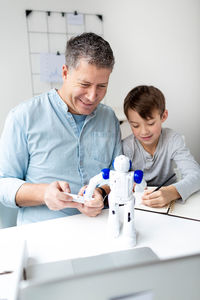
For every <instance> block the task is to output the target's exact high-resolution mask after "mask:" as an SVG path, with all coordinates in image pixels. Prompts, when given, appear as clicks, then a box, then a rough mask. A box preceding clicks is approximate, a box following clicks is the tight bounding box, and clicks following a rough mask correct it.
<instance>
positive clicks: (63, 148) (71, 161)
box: [0, 89, 121, 224]
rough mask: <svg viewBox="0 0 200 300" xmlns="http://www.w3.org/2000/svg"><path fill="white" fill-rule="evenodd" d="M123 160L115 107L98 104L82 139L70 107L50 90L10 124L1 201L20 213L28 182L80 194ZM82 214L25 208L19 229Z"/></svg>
mask: <svg viewBox="0 0 200 300" xmlns="http://www.w3.org/2000/svg"><path fill="white" fill-rule="evenodd" d="M119 154H121V136H120V128H119V122H118V120H117V118H116V116H115V114H114V112H113V110H112V109H111V108H110V107H108V106H106V105H103V104H99V105H98V107H97V108H96V109H95V111H94V112H93V113H91V114H90V115H88V116H87V117H86V118H85V121H84V124H83V127H82V129H81V131H80V133H79V130H78V127H77V125H76V122H75V120H74V118H73V116H72V114H71V113H70V112H69V111H68V106H67V105H66V104H65V103H64V101H63V100H62V99H61V98H60V96H59V95H58V93H57V92H56V90H54V89H53V90H50V91H49V92H48V93H45V94H42V95H40V96H37V97H34V98H32V99H31V100H29V101H26V102H23V103H21V104H19V105H18V106H17V107H15V108H14V109H12V110H11V112H10V113H9V115H8V117H7V119H6V122H5V127H4V130H3V133H2V136H1V141H0V201H1V202H2V204H4V205H6V206H10V207H16V203H15V195H16V192H17V190H18V189H19V188H20V186H21V185H22V184H23V183H24V182H30V183H51V182H53V181H55V180H64V181H67V182H68V183H69V184H70V188H71V192H72V193H78V191H79V189H80V188H81V187H82V186H83V185H85V184H88V182H89V179H90V178H91V177H92V176H94V175H96V174H98V173H99V172H100V171H101V169H102V168H110V167H111V164H112V161H113V159H114V158H115V157H116V156H117V155H119ZM77 213H79V211H78V210H77V209H74V208H66V209H63V210H60V211H51V210H49V209H48V208H47V207H46V206H45V205H41V206H32V207H22V208H19V213H18V222H17V223H18V224H25V223H31V222H37V221H42V220H48V219H53V218H59V217H63V216H68V215H73V214H77Z"/></svg>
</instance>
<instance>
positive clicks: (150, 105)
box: [124, 85, 165, 120]
mask: <svg viewBox="0 0 200 300" xmlns="http://www.w3.org/2000/svg"><path fill="white" fill-rule="evenodd" d="M129 109H133V110H135V111H136V112H137V113H138V114H139V115H140V116H141V117H142V118H143V119H146V120H147V119H151V118H152V113H153V111H154V110H155V109H157V110H158V111H159V112H160V116H162V114H163V113H164V111H165V97H164V95H163V93H162V92H161V91H160V90H159V89H157V88H156V87H154V86H147V85H140V86H137V87H135V88H134V89H132V90H131V91H130V92H129V93H128V95H127V96H126V98H125V100H124V113H125V115H126V117H127V119H128V110H129Z"/></svg>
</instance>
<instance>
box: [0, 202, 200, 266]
mask: <svg viewBox="0 0 200 300" xmlns="http://www.w3.org/2000/svg"><path fill="white" fill-rule="evenodd" d="M122 209H123V208H122V207H121V210H122ZM107 217H108V210H104V211H103V212H102V214H101V215H99V216H98V217H95V218H89V217H87V216H85V215H76V216H72V217H66V218H61V219H54V220H50V221H45V222H39V223H35V224H29V225H23V226H20V227H12V228H6V229H1V230H0V244H2V243H3V242H4V241H7V242H8V241H9V240H10V242H11V244H12V243H13V242H14V241H15V240H26V241H27V248H28V257H29V262H28V264H33V263H44V262H50V261H57V260H65V259H69V258H77V257H84V256H90V255H97V254H102V253H106V252H110V251H117V250H120V247H121V246H120V238H119V239H116V241H115V243H114V244H111V243H110V241H109V239H108V237H107ZM135 226H136V230H137V233H138V236H137V247H143V246H148V247H150V248H151V249H152V250H153V251H154V252H155V253H156V254H157V255H158V256H159V257H160V258H161V259H164V258H170V257H176V256H182V255H187V254H193V253H198V252H200V222H197V221H191V220H186V219H181V218H176V217H170V216H167V215H161V214H156V213H151V212H144V211H138V210H137V211H135ZM13 251H15V250H14V249H13Z"/></svg>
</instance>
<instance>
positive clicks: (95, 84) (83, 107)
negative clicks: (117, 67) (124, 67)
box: [59, 59, 111, 115]
mask: <svg viewBox="0 0 200 300" xmlns="http://www.w3.org/2000/svg"><path fill="white" fill-rule="evenodd" d="M110 73H111V69H107V68H97V67H96V66H95V65H91V64H89V63H88V62H87V61H85V60H84V59H80V61H79V64H78V66H77V67H76V68H75V69H74V68H71V69H68V68H67V66H63V80H64V82H63V86H62V88H61V90H60V91H59V94H60V96H61V97H62V98H63V100H64V101H65V102H66V103H67V105H68V107H69V111H70V112H71V113H73V114H80V115H89V114H91V113H92V112H93V111H94V109H95V108H96V107H97V105H98V104H99V102H100V101H101V100H102V99H103V98H104V96H105V94H106V91H107V86H108V81H109V76H110Z"/></svg>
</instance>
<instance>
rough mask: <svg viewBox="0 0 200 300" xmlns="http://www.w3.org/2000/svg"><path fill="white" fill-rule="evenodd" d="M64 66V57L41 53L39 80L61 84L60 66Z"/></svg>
mask: <svg viewBox="0 0 200 300" xmlns="http://www.w3.org/2000/svg"><path fill="white" fill-rule="evenodd" d="M64 64H65V56H64V55H57V54H50V53H41V54H40V80H41V81H45V82H62V66H63V65H64Z"/></svg>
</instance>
